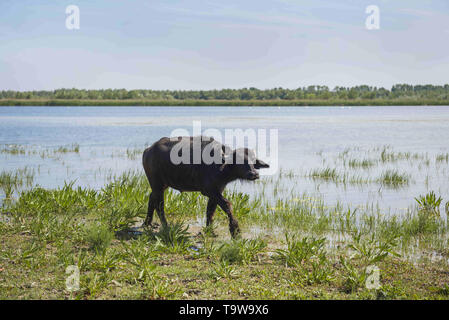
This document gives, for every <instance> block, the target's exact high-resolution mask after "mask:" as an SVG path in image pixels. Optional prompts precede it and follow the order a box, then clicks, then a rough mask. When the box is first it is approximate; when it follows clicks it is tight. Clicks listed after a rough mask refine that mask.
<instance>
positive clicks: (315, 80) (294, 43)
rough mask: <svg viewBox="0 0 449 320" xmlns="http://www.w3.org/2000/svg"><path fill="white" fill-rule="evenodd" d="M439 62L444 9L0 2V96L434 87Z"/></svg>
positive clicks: (394, 1)
mask: <svg viewBox="0 0 449 320" xmlns="http://www.w3.org/2000/svg"><path fill="white" fill-rule="evenodd" d="M71 4H73V5H77V6H78V7H79V8H80V29H79V30H68V29H67V28H66V27H65V20H66V13H65V9H66V7H67V6H68V5H71ZM368 5H377V6H378V7H379V8H380V30H371V31H370V30H367V29H366V28H365V20H366V17H367V16H368V15H367V14H366V13H365V8H366V7H367V6H368ZM448 52H449V1H447V0H435V1H430V0H419V1H418V0H388V1H387V0H384V1H382V0H377V1H375V0H368V1H365V0H338V1H337V0H333V1H331V0H314V1H303V0H273V1H266V0H258V1H249V0H245V1H241V0H240V1H235V0H226V1H224V0H222V1H195V0H189V1H185V0H184V1H179V0H176V1H174V0H165V1H156V0H145V1H141V0H128V1H118V0H98V1H94V0H89V1H76V0H69V1H59V0H58V1H55V0H47V1H43V0H20V1H17V0H1V1H0V90H8V89H10V90H42V89H45V90H53V89H56V88H80V89H81V88H85V89H97V88H126V89H139V88H145V89H220V88H242V87H257V88H260V89H265V88H272V87H288V88H296V87H300V86H307V85H312V84H319V85H328V86H329V87H331V88H333V87H334V86H336V85H341V86H352V85H358V84H368V85H374V86H384V87H388V88H389V87H390V86H391V85H393V84H395V83H411V84H426V83H431V84H444V83H449V79H448V75H449V55H448Z"/></svg>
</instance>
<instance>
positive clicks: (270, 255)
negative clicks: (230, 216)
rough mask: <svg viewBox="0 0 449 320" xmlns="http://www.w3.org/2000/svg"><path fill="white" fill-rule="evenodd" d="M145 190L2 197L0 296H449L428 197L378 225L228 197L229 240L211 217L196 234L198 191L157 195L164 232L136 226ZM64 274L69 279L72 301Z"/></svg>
mask: <svg viewBox="0 0 449 320" xmlns="http://www.w3.org/2000/svg"><path fill="white" fill-rule="evenodd" d="M149 192H150V190H149V187H148V183H147V181H146V180H145V177H144V176H143V175H139V174H134V173H127V174H124V175H122V176H119V177H115V178H113V179H112V180H111V182H110V183H108V184H106V185H105V186H104V187H103V188H102V189H101V190H93V189H89V188H81V187H74V185H73V184H66V185H65V186H64V187H62V188H59V189H52V190H50V189H43V188H39V187H35V188H33V189H31V190H27V191H22V192H21V193H20V194H19V195H18V197H17V198H15V199H13V198H12V197H9V198H7V199H5V200H4V202H3V206H2V208H1V215H0V242H1V243H2V246H1V248H0V299H30V298H41V299H50V298H55V299H69V298H74V299H102V298H111V299H123V298H129V299H181V298H182V299H229V298H230V299H447V298H448V297H449V274H448V273H447V266H448V262H447V260H448V258H449V251H448V249H447V248H448V244H449V243H448V234H449V227H448V221H447V219H446V218H443V216H442V215H439V214H438V215H437V214H435V212H436V211H435V210H436V208H435V202H437V199H435V197H433V196H432V195H430V196H428V197H421V198H419V199H418V200H419V202H420V206H418V207H417V209H416V210H409V211H407V212H406V213H405V214H404V215H403V216H384V215H382V214H381V213H380V212H371V211H366V212H360V211H357V210H356V209H353V208H343V207H341V206H338V205H337V206H329V205H327V204H326V203H325V202H324V201H323V199H321V198H311V197H309V196H308V195H306V194H304V195H295V196H294V197H292V198H290V199H285V200H280V201H278V202H277V204H276V205H275V206H273V205H272V204H270V203H269V202H265V201H264V199H260V198H257V199H251V198H249V197H248V196H247V195H245V194H242V193H237V192H229V193H227V194H226V196H227V197H228V198H229V199H230V200H231V202H232V203H233V208H234V212H235V216H236V217H237V219H238V220H239V222H240V224H241V227H242V230H243V234H242V238H241V239H238V240H231V239H230V237H229V231H228V228H227V220H226V215H225V214H224V213H223V212H221V211H220V210H218V212H217V214H216V221H215V228H214V229H207V228H204V226H203V222H204V219H205V217H204V212H205V210H206V199H205V198H204V197H202V196H200V195H199V194H198V193H182V194H180V193H175V192H171V191H170V192H167V193H166V195H165V205H166V215H167V219H168V221H169V222H170V223H171V226H170V228H168V229H161V228H158V227H156V228H154V229H146V230H144V229H141V228H136V226H138V225H140V224H141V222H142V220H143V218H144V217H145V214H146V205H147V199H148V195H149ZM156 221H157V218H156ZM69 266H76V267H78V269H79V271H80V283H79V289H78V290H76V291H74V292H69V291H67V288H66V284H67V280H68V277H69V275H70V272H69V273H66V270H67V268H68V267H69ZM373 268H374V269H373ZM373 270H374V271H373ZM376 270H377V271H376ZM376 272H378V275H379V278H378V279H379V284H378V285H376V281H372V280H373V279H376V277H377V276H376ZM370 283H371V284H374V287H373V286H372V285H368V284H370Z"/></svg>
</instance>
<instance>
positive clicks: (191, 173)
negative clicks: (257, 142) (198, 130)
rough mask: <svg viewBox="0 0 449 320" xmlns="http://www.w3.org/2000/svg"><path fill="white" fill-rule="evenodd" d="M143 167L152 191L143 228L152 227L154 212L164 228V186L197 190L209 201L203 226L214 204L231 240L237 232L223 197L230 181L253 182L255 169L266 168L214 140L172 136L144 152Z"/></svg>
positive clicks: (208, 222) (209, 220)
mask: <svg viewBox="0 0 449 320" xmlns="http://www.w3.org/2000/svg"><path fill="white" fill-rule="evenodd" d="M142 160H143V168H144V170H145V174H146V176H147V178H148V181H149V182H150V185H151V189H152V192H151V194H150V199H149V201H148V214H147V217H146V219H145V222H144V226H148V225H151V222H152V220H153V212H154V210H155V209H156V211H157V213H158V216H159V219H160V221H161V223H162V225H163V226H167V220H166V219H165V214H164V191H165V189H167V187H171V188H173V189H176V190H179V191H181V192H183V191H200V192H201V193H202V194H203V195H205V196H207V197H208V198H209V201H208V203H207V211H206V217H207V220H206V225H207V226H209V225H211V223H212V220H213V216H214V213H215V209H216V208H217V205H219V206H220V208H222V209H223V211H224V212H226V214H227V215H228V218H229V230H230V232H231V235H232V237H236V236H237V235H238V234H239V232H240V229H239V225H238V223H237V220H236V219H235V218H234V216H233V214H232V207H231V203H230V202H229V201H228V200H227V199H225V198H224V197H223V195H222V193H223V190H224V188H225V187H226V185H227V184H228V183H230V182H231V181H234V180H237V179H242V180H256V179H258V178H259V173H258V172H257V171H256V169H260V168H269V165H268V164H266V163H265V162H263V161H261V160H259V159H256V157H255V154H254V152H253V151H252V150H250V149H247V148H242V149H236V150H231V149H230V148H229V147H227V146H226V145H222V144H221V143H219V142H217V141H216V140H214V139H213V138H209V137H203V136H197V137H175V138H167V137H164V138H161V139H160V140H159V141H157V142H155V143H154V144H153V145H152V146H151V147H149V148H147V149H146V150H145V151H144V153H143V159H142Z"/></svg>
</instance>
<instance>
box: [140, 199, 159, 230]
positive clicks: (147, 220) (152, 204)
mask: <svg viewBox="0 0 449 320" xmlns="http://www.w3.org/2000/svg"><path fill="white" fill-rule="evenodd" d="M155 208H156V206H155V199H154V196H153V192H152V193H151V194H150V197H149V199H148V213H147V217H146V218H145V222H144V223H143V225H144V226H151V223H152V222H153V214H154V209H155Z"/></svg>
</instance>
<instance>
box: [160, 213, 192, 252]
mask: <svg viewBox="0 0 449 320" xmlns="http://www.w3.org/2000/svg"><path fill="white" fill-rule="evenodd" d="M188 229H189V226H188V225H184V223H183V222H182V221H181V222H179V221H176V222H174V223H169V224H168V225H167V226H162V227H161V228H160V229H159V231H157V232H155V233H152V237H153V239H154V240H155V241H156V244H155V247H156V248H157V249H159V250H162V251H166V252H170V253H185V252H186V251H187V249H188V248H189V247H190V246H191V245H192V240H191V236H190V234H189V232H188Z"/></svg>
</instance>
